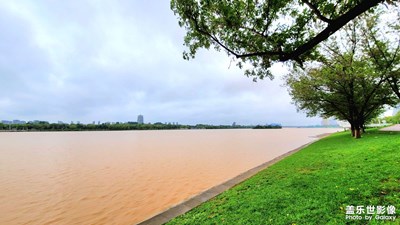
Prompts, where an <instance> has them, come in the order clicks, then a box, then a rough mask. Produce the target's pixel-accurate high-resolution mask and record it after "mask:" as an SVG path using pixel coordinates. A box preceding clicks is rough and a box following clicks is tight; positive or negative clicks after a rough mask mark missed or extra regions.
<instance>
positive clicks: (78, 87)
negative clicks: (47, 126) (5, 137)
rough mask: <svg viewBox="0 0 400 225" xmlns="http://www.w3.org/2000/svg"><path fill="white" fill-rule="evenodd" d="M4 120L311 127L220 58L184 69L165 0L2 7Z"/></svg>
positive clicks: (204, 55)
mask: <svg viewBox="0 0 400 225" xmlns="http://www.w3.org/2000/svg"><path fill="white" fill-rule="evenodd" d="M0 29H1V30H2V32H1V33H0V81H1V83H2V84H3V85H2V86H3V87H2V88H1V89H0V107H1V109H2V110H1V111H0V119H24V120H34V119H40V120H50V121H57V120H63V121H66V122H69V121H71V120H74V121H77V120H79V121H82V122H91V121H94V120H95V121H98V120H100V121H132V120H136V116H137V115H138V114H143V115H144V116H145V120H146V121H148V122H157V121H161V122H180V123H189V124H196V123H211V124H230V123H232V122H234V121H236V122H237V123H240V124H259V123H266V122H280V123H283V124H286V125H294V124H315V123H319V120H320V119H318V118H314V119H310V118H306V117H305V116H304V114H299V113H297V112H296V109H295V107H294V106H293V105H291V104H290V101H291V100H290V97H289V96H288V94H287V91H286V89H285V88H284V87H281V83H282V82H281V80H280V79H279V77H280V76H282V74H284V73H285V69H284V67H282V66H281V65H277V66H276V67H274V69H273V72H274V73H275V75H276V76H277V78H276V79H275V80H273V81H270V80H265V81H259V82H257V83H254V82H252V80H251V79H249V78H246V77H245V76H243V71H241V70H239V69H238V68H236V67H235V66H234V65H233V64H234V63H232V65H230V63H231V62H230V59H229V58H228V57H227V56H226V55H225V54H224V53H222V52H220V53H218V52H215V51H214V50H202V51H200V52H199V54H198V55H197V57H196V59H194V60H191V61H184V60H183V59H182V51H183V50H184V47H183V46H182V43H183V35H184V30H183V29H181V28H180V27H179V26H178V24H177V20H176V18H175V16H174V15H173V13H172V12H171V11H170V9H169V2H168V1H159V2H156V1H147V2H145V1H122V0H120V1H103V2H102V3H101V4H100V3H98V2H97V1H90V0H87V1H50V0H43V1H23V2H20V1H8V2H6V3H2V4H1V5H0Z"/></svg>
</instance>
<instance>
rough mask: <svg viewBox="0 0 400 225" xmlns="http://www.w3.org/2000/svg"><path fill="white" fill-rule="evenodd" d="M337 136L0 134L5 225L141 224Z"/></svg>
mask: <svg viewBox="0 0 400 225" xmlns="http://www.w3.org/2000/svg"><path fill="white" fill-rule="evenodd" d="M335 131H337V129H328V128H326V129H325V128H315V129H314V128H312V129H297V128H288V129H279V130H238V129H237V130H173V131H111V132H108V131H106V132H103V131H99V132H11V133H7V132H1V133H0V224H18V225H19V224H43V225H45V224H68V225H71V224H136V223H138V222H140V221H143V220H145V219H147V218H149V217H151V216H153V215H156V214H157V213H159V212H161V211H164V210H166V209H168V208H170V207H171V206H173V205H176V204H178V203H180V202H182V201H184V200H185V199H188V198H190V197H193V196H194V195H196V194H199V193H200V192H203V191H205V190H207V189H209V188H211V187H213V186H215V185H218V184H220V183H222V182H224V181H226V180H229V179H230V178H233V177H235V176H236V175H238V174H240V173H243V172H245V171H247V170H249V169H251V168H253V167H256V166H258V165H260V164H262V163H264V162H266V161H269V160H271V159H273V158H275V157H277V156H279V155H282V154H284V153H286V152H288V151H290V150H293V149H295V148H297V147H299V146H301V145H303V144H306V143H308V142H310V141H313V140H315V136H316V135H319V134H323V133H332V132H335Z"/></svg>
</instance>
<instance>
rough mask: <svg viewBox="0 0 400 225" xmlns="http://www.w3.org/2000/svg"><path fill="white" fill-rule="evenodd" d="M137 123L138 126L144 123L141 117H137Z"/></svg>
mask: <svg viewBox="0 0 400 225" xmlns="http://www.w3.org/2000/svg"><path fill="white" fill-rule="evenodd" d="M137 123H138V124H143V123H144V119H143V115H139V116H138V117H137Z"/></svg>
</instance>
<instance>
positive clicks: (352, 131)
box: [350, 124, 356, 137]
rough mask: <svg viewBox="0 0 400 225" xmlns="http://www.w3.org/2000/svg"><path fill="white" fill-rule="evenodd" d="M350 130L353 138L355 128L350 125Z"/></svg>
mask: <svg viewBox="0 0 400 225" xmlns="http://www.w3.org/2000/svg"><path fill="white" fill-rule="evenodd" d="M350 130H351V136H352V137H355V135H356V133H355V128H354V125H353V124H350Z"/></svg>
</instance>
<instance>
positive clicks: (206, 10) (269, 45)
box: [171, 0, 398, 79]
mask: <svg viewBox="0 0 400 225" xmlns="http://www.w3.org/2000/svg"><path fill="white" fill-rule="evenodd" d="M383 2H386V3H388V4H394V5H396V4H397V3H398V0H393V1H392V0H386V1H384V0H349V1H338V0H336V1H335V0H332V1H325V0H297V1H294V0H254V1H251V0H219V1H212V0H171V9H172V11H173V12H174V13H175V15H177V16H178V19H179V25H180V26H182V27H184V28H185V29H186V31H187V33H186V36H185V39H184V44H185V45H186V46H187V47H188V51H187V52H184V58H185V59H189V58H193V57H194V56H195V54H196V52H197V50H198V49H200V48H207V49H208V48H210V47H211V46H213V47H214V48H215V49H217V50H221V49H223V50H225V52H227V53H228V55H230V56H234V57H235V58H237V59H238V62H237V64H238V66H239V67H240V68H242V67H243V63H250V64H251V65H252V67H253V68H252V69H248V70H246V71H245V74H246V75H247V76H253V77H254V78H255V79H256V78H261V79H262V78H264V77H272V74H271V73H270V72H269V71H268V69H269V68H270V67H271V65H272V64H273V63H274V62H278V61H289V60H295V61H297V62H299V63H302V62H304V61H305V60H308V59H312V58H314V57H315V51H313V49H314V47H315V46H317V45H318V44H319V43H321V42H322V41H324V40H326V39H327V38H328V37H329V36H331V35H332V34H333V33H335V32H336V31H337V30H339V29H340V28H342V27H343V26H344V25H346V24H347V23H348V22H350V21H352V20H353V19H354V18H356V17H358V16H359V15H361V14H363V13H364V12H366V11H369V10H371V9H373V8H374V7H375V6H377V5H378V4H380V3H383Z"/></svg>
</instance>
